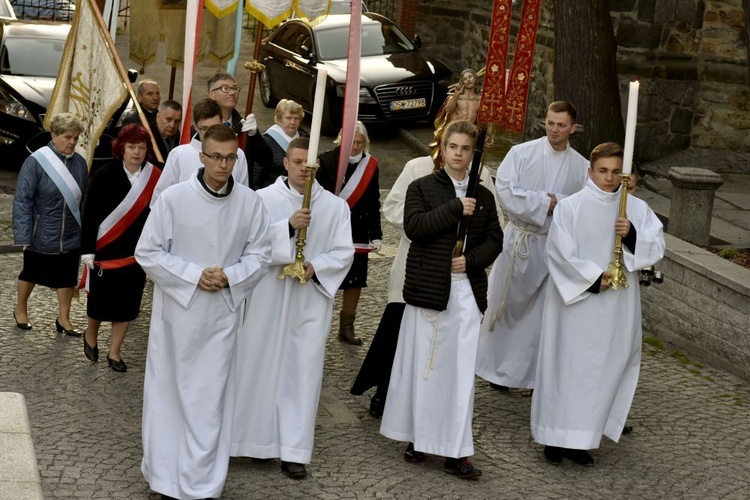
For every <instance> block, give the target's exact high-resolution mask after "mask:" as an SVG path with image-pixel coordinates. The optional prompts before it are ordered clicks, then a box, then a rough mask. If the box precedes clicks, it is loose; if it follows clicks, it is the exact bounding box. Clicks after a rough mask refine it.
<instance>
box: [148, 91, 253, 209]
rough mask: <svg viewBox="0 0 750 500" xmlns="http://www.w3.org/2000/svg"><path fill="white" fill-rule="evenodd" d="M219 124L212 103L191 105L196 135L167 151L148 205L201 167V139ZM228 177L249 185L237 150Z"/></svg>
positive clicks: (218, 112) (216, 107)
mask: <svg viewBox="0 0 750 500" xmlns="http://www.w3.org/2000/svg"><path fill="white" fill-rule="evenodd" d="M221 124H222V122H221V107H220V106H219V104H218V103H217V102H216V101H214V100H213V99H209V98H205V99H201V100H200V101H198V102H197V103H195V106H194V107H193V125H194V126H195V128H196V130H197V131H198V133H197V134H196V135H194V136H193V138H192V139H191V140H190V142H189V143H188V144H183V145H181V146H177V147H176V148H174V149H172V151H170V152H169V155H168V156H167V159H166V162H165V163H164V168H163V169H162V172H161V177H159V182H157V183H156V187H155V188H154V194H153V196H152V197H151V205H152V206H153V204H154V202H155V201H156V199H157V198H158V197H159V195H160V194H161V193H162V191H164V190H165V189H167V188H168V187H169V186H173V185H175V184H178V183H180V182H185V181H186V180H188V179H189V178H190V177H191V176H192V175H193V173H195V171H196V170H198V169H199V168H201V167H202V166H203V164H202V163H201V159H200V152H201V147H202V146H201V142H202V141H203V136H204V135H205V133H206V130H208V128H209V127H211V126H212V125H221ZM232 178H233V179H234V181H235V182H236V183H237V184H242V185H243V186H249V182H250V181H249V178H248V171H247V159H246V158H245V153H244V152H243V151H242V150H241V149H238V150H237V162H236V163H235V164H234V168H233V169H232Z"/></svg>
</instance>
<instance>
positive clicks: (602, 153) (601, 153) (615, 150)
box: [589, 142, 623, 168]
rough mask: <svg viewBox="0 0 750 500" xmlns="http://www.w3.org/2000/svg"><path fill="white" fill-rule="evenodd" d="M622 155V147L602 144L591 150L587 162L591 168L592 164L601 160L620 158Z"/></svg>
mask: <svg viewBox="0 0 750 500" xmlns="http://www.w3.org/2000/svg"><path fill="white" fill-rule="evenodd" d="M622 155H623V150H622V146H620V145H619V144H617V143H616V142H604V143H602V144H599V145H598V146H597V147H595V148H594V149H593V150H591V155H590V157H589V161H590V162H591V167H592V168H593V167H594V164H595V163H596V162H597V161H599V160H600V159H602V158H613V157H614V158H622Z"/></svg>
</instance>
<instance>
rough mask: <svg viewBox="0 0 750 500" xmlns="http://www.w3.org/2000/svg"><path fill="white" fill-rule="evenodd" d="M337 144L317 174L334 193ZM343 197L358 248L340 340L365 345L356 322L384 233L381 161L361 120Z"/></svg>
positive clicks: (345, 288) (349, 278) (338, 140)
mask: <svg viewBox="0 0 750 500" xmlns="http://www.w3.org/2000/svg"><path fill="white" fill-rule="evenodd" d="M334 144H338V146H337V147H336V148H334V149H333V150H331V151H328V152H327V153H323V154H322V155H320V168H319V169H318V173H317V175H316V177H317V180H318V182H319V183H320V185H321V186H323V187H324V188H325V189H327V190H328V191H331V192H334V190H335V187H336V173H337V170H338V164H339V153H340V151H341V146H340V144H341V133H339V136H338V137H337V138H336V140H335V141H334ZM339 196H340V197H341V198H343V199H345V200H346V202H347V204H348V205H349V208H350V209H351V212H352V217H351V224H352V239H353V240H354V244H355V247H357V249H356V253H355V254H354V263H353V264H352V267H351V269H349V274H347V275H346V278H345V279H344V282H343V283H342V284H341V287H340V289H341V290H343V291H344V303H343V305H342V307H341V316H340V321H339V340H341V341H343V342H346V343H347V344H351V345H362V340H361V339H360V338H359V337H357V336H356V335H355V334H354V319H355V316H356V314H357V304H358V303H359V296H360V294H361V293H362V288H364V287H366V286H367V252H369V251H371V250H375V251H378V250H380V246H381V244H382V239H383V231H382V229H381V227H380V187H379V185H378V160H376V159H375V158H373V157H372V156H370V137H369V136H368V135H367V129H366V128H365V126H364V124H363V123H362V122H360V121H358V122H357V123H356V125H355V127H354V140H353V141H352V149H351V151H350V152H349V163H348V165H347V167H346V172H345V174H344V185H343V187H342V189H341V192H340V193H339Z"/></svg>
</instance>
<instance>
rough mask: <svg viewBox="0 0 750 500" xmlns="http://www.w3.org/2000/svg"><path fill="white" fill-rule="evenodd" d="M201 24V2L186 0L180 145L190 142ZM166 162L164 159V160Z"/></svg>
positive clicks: (200, 0)
mask: <svg viewBox="0 0 750 500" xmlns="http://www.w3.org/2000/svg"><path fill="white" fill-rule="evenodd" d="M202 22H203V0H188V3H187V15H186V16H185V57H184V59H183V60H184V61H185V65H184V67H183V71H182V116H183V119H182V133H181V134H180V144H187V143H189V142H190V124H191V121H192V120H191V119H190V117H191V116H192V114H193V107H192V101H193V98H192V95H193V76H194V75H195V64H196V62H197V58H196V55H197V54H198V43H199V41H200V32H201V23H202ZM164 160H166V158H164Z"/></svg>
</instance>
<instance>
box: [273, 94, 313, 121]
mask: <svg viewBox="0 0 750 500" xmlns="http://www.w3.org/2000/svg"><path fill="white" fill-rule="evenodd" d="M287 111H288V112H289V113H291V114H293V115H299V116H300V118H304V116H305V110H304V109H302V105H301V104H298V103H296V102H295V101H292V100H291V99H282V100H280V101H279V103H278V104H277V105H276V111H275V112H274V115H273V121H275V122H276V123H279V122H280V121H281V117H282V116H284V113H286V112H287Z"/></svg>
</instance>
